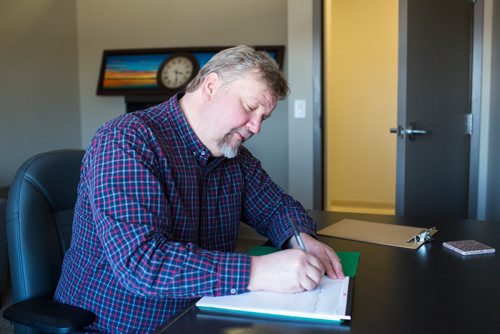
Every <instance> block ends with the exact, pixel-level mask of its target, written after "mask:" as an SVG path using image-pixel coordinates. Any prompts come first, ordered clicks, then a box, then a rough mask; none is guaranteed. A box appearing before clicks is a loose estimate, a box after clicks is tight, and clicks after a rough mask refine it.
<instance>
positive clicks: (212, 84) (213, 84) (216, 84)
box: [201, 73, 221, 101]
mask: <svg viewBox="0 0 500 334" xmlns="http://www.w3.org/2000/svg"><path fill="white" fill-rule="evenodd" d="M220 86H221V78H220V76H219V75H218V74H217V73H210V74H209V75H207V76H206V77H205V80H203V83H202V85H201V93H202V95H203V97H204V98H205V99H206V100H207V101H210V100H212V99H213V97H214V95H215V93H216V92H217V90H218V89H219V88H220Z"/></svg>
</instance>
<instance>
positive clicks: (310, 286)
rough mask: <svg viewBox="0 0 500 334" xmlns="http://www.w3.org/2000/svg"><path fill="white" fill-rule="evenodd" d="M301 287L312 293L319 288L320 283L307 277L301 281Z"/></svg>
mask: <svg viewBox="0 0 500 334" xmlns="http://www.w3.org/2000/svg"><path fill="white" fill-rule="evenodd" d="M300 285H301V286H302V288H303V289H304V290H307V291H311V290H314V289H315V288H316V287H317V286H318V282H317V281H315V280H314V279H311V278H310V277H309V276H308V275H305V276H303V278H302V279H301V281H300Z"/></svg>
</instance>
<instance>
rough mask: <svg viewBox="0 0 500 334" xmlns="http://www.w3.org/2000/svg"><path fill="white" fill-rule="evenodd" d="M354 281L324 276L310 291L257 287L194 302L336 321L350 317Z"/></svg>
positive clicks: (239, 310)
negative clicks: (244, 291) (257, 289)
mask: <svg viewBox="0 0 500 334" xmlns="http://www.w3.org/2000/svg"><path fill="white" fill-rule="evenodd" d="M353 282H354V281H353V279H352V278H350V277H347V276H346V277H345V278H344V279H342V280H332V279H330V278H328V277H327V276H325V277H323V279H322V281H321V283H320V284H319V285H318V286H317V287H316V289H314V290H312V291H306V292H301V293H291V294H284V293H275V292H267V291H258V292H248V293H243V294H240V295H234V296H222V297H203V298H201V299H200V300H199V301H198V302H197V303H196V306H198V307H199V308H200V309H202V310H211V311H223V312H227V311H229V312H236V313H245V314H259V315H265V316H278V317H294V318H302V319H310V320H321V321H336V322H339V321H343V320H350V319H351V300H352V286H353Z"/></svg>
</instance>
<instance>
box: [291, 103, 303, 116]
mask: <svg viewBox="0 0 500 334" xmlns="http://www.w3.org/2000/svg"><path fill="white" fill-rule="evenodd" d="M293 114H294V117H295V118H306V100H295V102H294V112H293Z"/></svg>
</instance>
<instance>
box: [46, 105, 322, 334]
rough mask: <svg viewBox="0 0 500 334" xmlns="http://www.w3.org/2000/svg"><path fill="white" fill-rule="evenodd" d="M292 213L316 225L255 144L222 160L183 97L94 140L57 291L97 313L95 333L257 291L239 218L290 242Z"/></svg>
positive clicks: (304, 226)
mask: <svg viewBox="0 0 500 334" xmlns="http://www.w3.org/2000/svg"><path fill="white" fill-rule="evenodd" d="M292 217H294V218H297V219H298V220H299V221H300V222H301V223H300V224H299V229H300V230H301V231H303V232H306V233H310V234H314V233H315V228H316V226H315V223H314V222H313V221H312V219H311V218H310V217H309V216H308V215H307V214H306V212H305V211H304V209H303V208H302V206H301V205H300V204H299V203H298V202H296V201H295V200H293V199H292V198H291V197H290V196H288V195H286V194H285V193H284V192H283V191H282V190H281V189H280V188H279V187H278V186H277V185H276V184H275V183H273V182H272V181H271V179H270V178H269V176H268V175H267V174H266V173H265V172H264V170H263V169H262V167H261V164H260V162H259V161H258V160H257V159H255V158H254V157H253V156H252V155H251V154H250V152H249V151H248V150H246V149H245V148H243V147H242V148H241V150H240V153H239V154H238V156H237V157H235V158H233V159H226V158H223V157H221V158H214V157H211V156H210V151H209V150H208V149H207V148H206V147H205V146H204V145H203V144H202V143H201V141H200V140H199V139H198V138H197V136H196V135H195V133H194V132H193V130H192V129H191V128H190V126H189V125H188V123H187V121H186V119H185V117H184V114H183V113H182V111H181V109H180V107H179V104H178V97H177V96H174V97H173V98H171V99H170V100H169V101H167V102H165V103H162V104H160V105H158V106H155V107H152V108H150V109H147V110H144V111H140V112H134V113H130V114H126V115H123V116H121V117H118V118H116V119H114V120H111V121H109V122H108V123H106V124H104V125H103V126H102V127H101V128H100V129H99V130H98V131H97V133H96V135H95V136H94V138H93V139H92V141H91V143H90V146H89V147H88V149H87V152H86V154H85V157H84V159H83V163H82V169H81V179H80V184H79V186H78V199H77V203H76V206H75V214H74V223H73V232H72V240H71V246H70V248H69V250H68V251H67V253H66V255H65V258H64V264H63V269H62V274H61V278H60V280H59V284H58V287H57V290H56V294H55V298H56V300H59V301H62V302H66V303H69V304H72V305H77V306H80V307H83V308H85V309H87V310H90V311H93V312H94V313H95V314H96V316H97V319H96V321H95V322H94V323H93V324H92V326H91V327H90V328H89V330H94V331H95V330H96V331H101V332H113V333H131V332H135V333H146V332H150V331H152V330H153V329H154V328H155V327H157V326H158V325H160V324H161V323H164V322H165V321H167V320H168V319H169V318H170V317H171V316H172V315H173V314H174V313H176V312H178V311H180V310H181V309H182V308H183V307H185V306H186V305H187V304H188V303H189V302H190V301H191V300H192V299H193V298H197V297H200V296H220V295H228V294H237V293H242V292H245V291H247V285H248V281H249V276H250V257H249V256H248V255H245V254H238V253H233V251H234V249H235V243H236V238H237V236H238V225H239V223H240V221H243V222H245V223H247V224H249V225H250V226H252V227H253V228H254V229H255V230H256V231H257V232H259V233H261V234H263V235H265V236H267V237H268V238H269V239H270V240H271V241H272V242H273V243H274V244H275V245H277V246H281V245H282V244H283V243H284V242H285V241H286V240H287V239H288V238H289V237H290V236H291V235H293V232H292V230H291V226H290V224H289V222H288V220H289V219H291V218H292Z"/></svg>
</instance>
